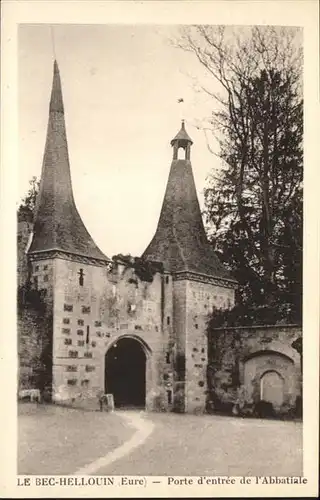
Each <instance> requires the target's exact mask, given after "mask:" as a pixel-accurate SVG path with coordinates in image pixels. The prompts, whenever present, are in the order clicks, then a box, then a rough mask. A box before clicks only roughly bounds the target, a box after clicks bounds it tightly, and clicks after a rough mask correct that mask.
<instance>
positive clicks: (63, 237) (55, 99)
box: [29, 61, 109, 261]
mask: <svg viewBox="0 0 320 500" xmlns="http://www.w3.org/2000/svg"><path fill="white" fill-rule="evenodd" d="M49 250H59V251H62V252H67V253H72V254H76V255H80V256H83V257H89V258H93V259H98V260H104V261H109V259H108V257H106V256H105V255H104V254H103V253H102V252H101V251H100V250H99V248H98V247H97V245H96V244H95V242H94V241H93V239H92V238H91V236H90V234H89V233H88V231H87V229H86V228H85V226H84V224H83V222H82V220H81V217H80V215H79V213H78V210H77V208H76V205H75V202H74V198H73V192H72V184H71V175H70V165H69V153H68V143H67V136H66V127H65V120H64V107H63V99H62V91H61V80H60V73H59V68H58V64H57V62H56V61H54V71H53V83H52V92H51V99H50V106H49V122H48V129H47V138H46V145H45V151H44V158H43V164H42V173H41V181H40V189H39V194H38V197H37V204H36V210H35V217H34V228H33V239H32V243H31V245H30V248H29V253H37V252H43V251H49Z"/></svg>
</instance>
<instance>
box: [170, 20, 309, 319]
mask: <svg viewBox="0 0 320 500" xmlns="http://www.w3.org/2000/svg"><path fill="white" fill-rule="evenodd" d="M298 38H299V31H298V30H296V29H290V28H286V29H284V28H282V29H280V28H279V29H278V28H274V27H254V28H246V29H243V30H239V31H235V30H234V29H226V28H221V27H219V28H214V27H210V26H193V27H189V28H183V30H182V33H181V39H180V40H179V41H178V45H179V46H180V47H181V48H183V49H184V50H188V51H191V52H192V53H193V54H194V55H195V56H196V57H197V59H198V61H199V62H200V64H201V65H202V68H204V69H205V72H206V74H207V75H209V76H210V80H209V81H210V82H211V81H212V82H214V85H212V87H210V88H209V86H208V85H206V86H201V89H202V91H203V92H205V93H206V94H208V95H209V96H211V97H212V99H213V107H214V109H215V111H213V112H212V114H211V116H210V119H209V120H207V122H208V123H207V124H206V125H205V126H204V128H205V129H210V130H211V131H212V132H213V135H214V138H215V139H216V141H217V144H218V149H219V151H218V153H217V154H218V156H219V157H220V159H221V160H222V168H221V171H220V172H219V173H218V174H215V175H211V177H210V178H209V183H208V185H207V187H206V189H205V217H206V222H207V224H208V228H209V234H210V238H211V241H212V244H213V245H214V246H215V248H216V250H217V252H218V253H219V254H220V257H221V259H222V260H223V261H224V263H225V265H226V266H227V267H228V268H229V269H230V270H231V271H232V272H233V275H234V277H235V278H236V279H237V280H238V281H239V284H240V288H239V294H238V301H239V305H238V307H237V314H236V315H235V311H234V312H233V320H234V321H235V318H236V317H237V318H238V319H237V321H238V322H242V323H243V322H246V321H249V322H250V321H251V322H252V321H264V322H270V321H274V320H283V319H286V320H290V321H299V320H300V319H301V293H302V290H301V288H302V219H303V211H302V180H303V165H302V162H303V154H302V137H303V101H302V97H301V94H302V92H301V49H300V46H299V43H298V42H299V39H298ZM209 147H211V146H210V145H209ZM262 310H264V312H265V311H266V310H268V311H269V313H268V314H264V313H262V312H261V311H262ZM240 311H241V314H240ZM227 316H228V314H225V315H224V320H226V318H227ZM254 316H255V318H254ZM249 318H250V319H249Z"/></svg>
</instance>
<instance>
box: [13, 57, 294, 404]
mask: <svg viewBox="0 0 320 500" xmlns="http://www.w3.org/2000/svg"><path fill="white" fill-rule="evenodd" d="M171 145H172V148H173V158H172V163H171V168H170V173H169V178H168V182H167V187H166V191H165V194H164V199H163V204H162V209H161V213H160V217H159V222H158V226H157V228H156V231H155V235H154V237H153V239H152V241H151V242H150V244H149V246H148V247H147V248H146V250H145V252H144V253H143V255H142V256H141V257H136V258H134V257H131V256H124V255H118V256H114V257H113V258H110V257H107V256H106V255H105V254H104V253H103V252H102V251H101V250H100V249H99V248H98V247H97V245H96V244H95V242H94V241H93V239H92V238H91V236H90V234H89V233H88V231H87V229H86V228H85V226H84V224H83V222H82V219H81V216H80V214H79V212H78V210H77V208H76V203H75V200H74V196H73V189H72V183H71V174H70V164H69V154H68V144H67V133H66V126H65V111H64V103H63V98H62V88H61V79H60V74H59V69H58V65H57V63H56V62H55V63H54V74H53V85H52V92H51V99H50V105H49V120H48V128H47V138H46V144H45V148H44V158H43V166H42V173H41V181H40V188H39V194H38V198H37V202H36V208H35V213H34V217H33V220H32V221H30V220H19V226H18V276H19V278H18V335H19V343H18V345H19V353H18V354H19V385H20V387H24V386H28V385H30V384H31V385H33V386H36V387H38V388H40V389H41V391H42V392H43V393H47V394H49V395H50V398H52V400H53V401H56V402H61V401H67V402H68V401H69V402H70V401H77V400H81V401H83V402H86V401H88V402H89V401H90V400H92V399H93V400H94V399H96V398H97V396H98V395H99V394H101V393H102V392H103V393H112V394H113V395H114V399H115V404H116V406H118V407H119V406H140V407H145V408H146V409H148V410H162V411H171V410H174V411H181V412H202V411H205V409H206V405H207V396H208V390H207V389H208V388H207V383H208V347H209V358H210V359H211V356H212V354H211V350H212V343H211V341H210V342H209V343H208V338H207V335H206V330H207V321H208V318H209V317H210V315H211V314H212V311H213V310H214V309H217V308H218V309H227V308H231V307H233V305H234V300H235V289H236V286H237V283H236V282H235V280H234V279H233V278H232V276H230V275H229V272H228V271H227V270H226V269H225V268H224V267H223V266H222V265H221V263H220V262H219V260H218V258H217V256H216V254H215V252H214V251H213V249H212V247H211V246H210V244H209V242H208V240H207V237H206V233H205V230H204V226H203V221H202V217H201V212H200V207H199V202H198V198H197V193H196V188H195V183H194V178H193V172H192V166H191V146H192V140H191V138H190V137H189V135H188V134H187V132H186V129H185V125H184V123H183V122H182V126H181V129H180V131H179V132H178V134H177V135H176V136H175V137H174V138H173V139H172V141H171ZM73 168H76V166H74V167H73ZM250 335H251V334H249V333H246V334H245V335H244V336H242V341H243V342H244V338H246V339H247V340H246V341H245V345H246V347H243V349H244V351H245V350H246V349H247V351H248V353H247V354H248V356H251V354H253V351H254V350H255V352H257V353H258V352H261V351H262V350H263V349H264V347H263V346H265V345H266V342H265V337H264V338H262V337H263V336H262V337H261V335H260V333H259V331H257V332H256V333H255V334H253V337H252V339H251V337H250ZM240 336H241V335H240ZM231 338H234V336H233V335H229V336H228V333H227V332H225V339H226V343H225V345H224V347H225V348H224V350H223V357H222V358H221V360H220V361H219V363H220V364H221V366H222V371H223V370H225V371H227V370H226V366H227V365H228V363H229V365H230V363H231V364H232V363H235V365H237V363H236V362H235V355H236V354H235V353H236V352H237V348H236V346H235V344H232V343H230V342H231V340H230V339H231ZM250 339H251V340H250ZM253 344H255V347H252V345H253ZM250 346H251V347H250ZM210 349H211V350H210ZM250 349H251V350H250ZM227 351H228V352H227ZM244 351H243V352H244ZM249 351H250V352H249ZM272 352H273V353H277V354H272V355H271V354H268V356H269V357H268V358H266V357H265V358H263V355H262V354H260V355H259V356H260V358H259V359H258V357H257V356H258V355H257V356H253V357H252V358H250V359H249V358H247V360H246V361H243V362H244V365H243V369H242V368H241V370H242V371H243V375H242V376H243V377H244V380H245V381H247V382H245V383H247V385H249V381H250V380H251V379H252V380H255V378H257V377H259V376H260V375H261V373H262V371H261V370H263V368H261V367H262V366H264V367H266V368H267V369H268V370H269V368H268V366H269V365H270V363H271V364H272V362H273V361H272V360H274V363H276V366H277V367H279V369H278V371H277V370H274V371H275V372H277V373H278V372H279V370H280V372H281V373H280V375H279V376H280V377H283V376H285V375H284V374H289V373H290V374H292V373H296V372H295V369H293V368H292V366H291V363H292V362H293V363H296V360H293V361H292V358H291V361H289V358H290V353H289V354H281V353H280V352H281V351H279V350H277V347H276V345H275V344H272ZM291 355H292V353H291ZM228 356H229V358H228ZM270 356H271V357H270ZM281 356H282V357H281ZM284 356H286V357H284ZM288 356H289V357H288ZM210 359H209V366H211V361H210ZM243 359H244V358H243ZM228 360H229V361H228ZM231 360H233V361H231ZM215 363H217V359H216V358H215ZM229 365H228V366H229ZM280 365H281V366H280ZM239 366H240V365H239ZM270 366H271V365H270ZM216 367H217V365H216ZM280 368H281V369H280ZM290 370H291V371H290ZM216 371H217V370H216ZM271 372H272V370H269V371H268V373H271ZM266 377H267V376H266ZM270 377H272V376H271V375H269V376H268V378H266V381H265V382H264V386H265V387H267V388H268V387H269V385H270V380H271V378H270ZM273 377H275V375H273ZM274 380H276V379H275V378H274ZM220 382H221V378H220ZM220 382H219V383H220ZM217 383H218V382H217ZM268 384H269V385H268ZM293 384H294V388H293V386H292V387H291V386H290V387H289V386H288V387H287V385H285V387H286V389H285V391H287V392H286V396H285V397H287V394H290V397H291V396H292V397H293V395H292V394H293V391H296V392H298V391H299V390H300V388H299V387H300V386H299V383H298V382H294V383H293ZM264 390H265V391H266V390H269V389H264ZM279 398H280V396H279Z"/></svg>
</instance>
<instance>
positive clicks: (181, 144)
mask: <svg viewBox="0 0 320 500" xmlns="http://www.w3.org/2000/svg"><path fill="white" fill-rule="evenodd" d="M171 145H172V146H173V160H172V163H171V169H170V173H169V178H168V183H167V188H166V192H165V195H164V200H163V204H162V209H161V213H160V218H159V222H158V227H157V230H156V233H155V235H154V237H153V239H152V241H151V243H150V244H149V246H148V247H147V249H146V250H145V252H144V254H143V257H144V258H146V259H149V260H154V261H161V262H163V264H164V267H165V269H166V270H168V271H170V272H181V271H189V272H193V273H197V274H205V275H207V276H212V277H217V278H225V279H231V280H232V278H231V277H230V276H229V273H228V271H227V270H226V269H225V268H224V267H223V265H222V264H221V263H220V261H219V259H218V257H217V256H216V254H215V252H214V250H213V248H212V247H211V245H210V244H209V242H208V240H207V237H206V233H205V229H204V226H203V221H202V216H201V211H200V206H199V201H198V197H197V192H196V187H195V182H194V178H193V173H192V166H191V161H190V148H191V145H192V140H191V139H190V137H189V135H188V134H187V132H186V130H185V125H184V122H182V126H181V130H180V131H179V132H178V134H177V135H176V136H175V137H174V139H173V140H172V141H171ZM181 148H182V149H183V150H184V156H185V158H184V159H178V151H179V150H180V149H181ZM232 281H233V280H232Z"/></svg>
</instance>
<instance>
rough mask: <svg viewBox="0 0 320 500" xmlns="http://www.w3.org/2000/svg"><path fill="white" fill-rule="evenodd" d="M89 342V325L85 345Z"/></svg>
mask: <svg viewBox="0 0 320 500" xmlns="http://www.w3.org/2000/svg"><path fill="white" fill-rule="evenodd" d="M89 342H90V327H89V325H88V326H87V337H86V344H89Z"/></svg>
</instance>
